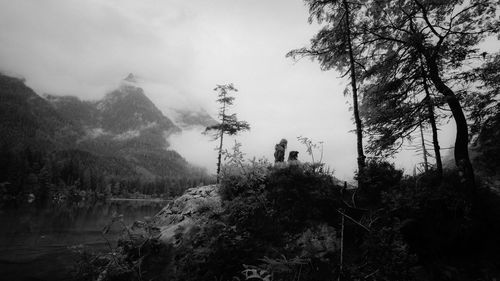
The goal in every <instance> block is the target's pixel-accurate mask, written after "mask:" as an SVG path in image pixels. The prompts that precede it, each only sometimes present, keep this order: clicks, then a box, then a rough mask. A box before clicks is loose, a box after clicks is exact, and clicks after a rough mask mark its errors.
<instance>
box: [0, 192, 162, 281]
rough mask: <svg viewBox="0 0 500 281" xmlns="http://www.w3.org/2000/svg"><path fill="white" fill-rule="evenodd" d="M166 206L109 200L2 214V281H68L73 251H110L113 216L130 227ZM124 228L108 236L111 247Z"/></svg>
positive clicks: (143, 202)
mask: <svg viewBox="0 0 500 281" xmlns="http://www.w3.org/2000/svg"><path fill="white" fill-rule="evenodd" d="M164 205H166V202H157V201H156V202H153V201H108V202H97V203H95V204H79V205H69V206H51V207H44V208H40V207H35V206H25V207H19V208H16V209H8V210H0V280H2V281H3V280H6V281H7V280H9V281H13V280H23V281H24V280H70V277H71V267H72V265H73V264H74V262H75V260H77V258H78V256H77V254H76V253H75V252H74V251H73V250H71V249H70V247H73V246H78V245H82V246H83V247H84V248H85V249H88V250H90V251H94V252H98V251H107V250H109V245H108V244H107V242H106V240H105V239H104V237H103V234H102V229H103V227H104V226H105V225H107V224H108V223H109V222H110V221H111V218H112V217H113V214H122V215H123V219H124V221H125V223H126V224H127V225H130V224H131V223H132V222H134V221H135V220H144V218H145V217H148V216H149V217H151V216H154V215H155V214H156V213H157V212H158V211H160V210H161V208H162V207H163V206H164ZM122 229H123V228H122V227H121V226H120V225H119V224H114V225H113V227H112V228H111V231H110V232H109V233H108V234H106V235H105V237H106V239H108V240H109V241H110V242H111V244H112V246H113V247H114V246H116V241H117V239H118V237H119V235H120V233H121V230H122Z"/></svg>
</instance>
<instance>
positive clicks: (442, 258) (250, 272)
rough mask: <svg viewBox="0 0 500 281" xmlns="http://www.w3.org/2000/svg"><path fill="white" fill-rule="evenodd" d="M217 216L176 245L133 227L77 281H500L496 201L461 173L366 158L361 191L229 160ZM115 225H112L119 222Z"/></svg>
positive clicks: (84, 265)
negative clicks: (467, 185) (473, 188)
mask: <svg viewBox="0 0 500 281" xmlns="http://www.w3.org/2000/svg"><path fill="white" fill-rule="evenodd" d="M230 162H231V163H232V164H231V165H227V166H225V167H224V168H223V169H222V174H221V184H220V187H219V189H218V190H219V194H220V196H221V200H222V211H221V212H213V211H211V209H210V208H209V207H206V211H203V216H204V218H205V219H204V220H203V221H202V222H203V223H200V224H199V226H198V227H197V229H196V231H192V232H191V233H189V232H188V233H183V232H182V231H179V232H178V233H177V234H176V235H177V236H184V239H183V240H182V241H183V242H182V244H181V245H170V244H168V243H162V242H161V241H160V240H159V239H158V237H160V229H159V228H158V227H157V225H155V223H154V222H137V223H136V224H134V225H133V226H131V227H126V228H125V231H124V236H123V239H122V240H121V242H120V243H119V245H118V248H116V249H115V250H114V252H113V253H112V254H109V255H98V256H94V255H89V254H88V253H85V254H82V260H81V263H80V264H79V265H78V267H77V268H78V270H77V274H76V278H78V279H79V280H495V278H499V277H500V271H499V269H500V238H499V237H500V236H499V235H498V233H499V232H500V207H499V206H500V198H499V197H498V194H496V191H494V190H492V189H490V188H488V186H487V185H484V184H481V183H479V188H478V189H477V192H476V193H475V194H468V193H467V192H464V191H465V190H464V189H463V185H462V184H461V183H460V182H459V177H458V176H457V172H456V171H449V170H446V171H445V174H444V175H443V178H442V179H441V178H440V176H438V175H437V173H436V172H435V171H434V170H431V171H429V172H427V173H423V174H418V175H415V176H405V175H403V172H402V171H400V170H397V169H395V168H394V166H393V165H392V164H389V163H388V162H385V161H377V160H369V161H367V165H366V168H365V170H364V173H365V174H364V175H358V176H362V178H363V188H362V189H346V188H345V186H343V185H338V184H336V182H338V181H336V180H335V179H334V178H333V177H332V175H331V174H329V173H327V172H325V171H324V170H323V167H322V165H320V164H307V163H306V164H302V163H298V162H289V163H283V164H278V165H274V166H273V165H270V164H269V163H267V162H265V161H249V162H248V161H247V162H245V161H243V160H242V159H236V160H235V159H232V161H230ZM115 220H116V219H115Z"/></svg>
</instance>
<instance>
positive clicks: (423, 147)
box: [419, 121, 429, 173]
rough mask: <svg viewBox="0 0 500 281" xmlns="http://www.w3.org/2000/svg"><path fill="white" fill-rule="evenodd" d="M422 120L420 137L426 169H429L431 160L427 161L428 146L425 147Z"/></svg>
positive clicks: (426, 170)
mask: <svg viewBox="0 0 500 281" xmlns="http://www.w3.org/2000/svg"><path fill="white" fill-rule="evenodd" d="M422 126H423V125H422V121H421V122H420V125H419V127H420V138H421V140H422V152H423V153H424V171H425V172H426V173H427V172H428V171H429V162H428V161H427V148H426V147H425V139H424V129H422Z"/></svg>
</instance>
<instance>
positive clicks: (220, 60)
mask: <svg viewBox="0 0 500 281" xmlns="http://www.w3.org/2000/svg"><path fill="white" fill-rule="evenodd" d="M316 30H317V26H311V25H309V24H308V23H307V8H306V7H305V6H304V4H303V1H302V0H210V1H207V0H189V1H187V0H161V1H160V0H140V1H139V0H136V1H131V0H86V1H82V0H78V1H76V0H44V1H40V0H14V1H13V0H0V71H2V72H5V73H7V74H15V75H19V76H23V77H25V78H26V80H27V84H28V85H29V86H30V87H32V88H33V89H34V90H35V91H36V92H37V93H39V94H43V93H50V94H56V95H76V96H78V97H80V98H82V99H98V98H101V97H102V96H103V95H104V94H105V93H106V92H108V91H110V90H112V89H113V88H115V87H116V86H117V84H118V83H119V81H120V80H121V79H123V78H124V77H125V76H126V75H127V74H128V73H130V72H133V73H134V74H136V75H137V76H139V77H140V78H141V81H143V83H144V85H145V86H144V88H145V90H146V95H148V96H149V97H150V98H151V99H152V100H153V102H155V104H157V106H158V107H159V108H160V109H161V110H162V111H163V112H164V113H166V114H167V115H168V112H169V110H170V108H172V107H174V108H175V107H179V106H181V105H183V106H187V105H189V106H193V107H198V106H202V107H204V108H206V109H207V110H208V111H209V112H211V113H213V114H214V115H215V113H216V109H217V105H216V104H215V103H214V102H213V100H214V99H215V93H214V92H213V91H212V89H213V88H214V86H215V85H216V84H223V83H230V82H232V83H234V84H235V86H236V87H237V88H238V89H239V92H238V94H237V98H236V101H235V103H236V105H235V107H234V112H237V113H238V117H239V118H240V119H242V120H246V121H248V122H249V123H250V125H251V126H252V130H251V131H250V132H249V133H243V134H241V136H239V137H238V140H239V141H241V142H242V143H243V147H242V149H243V151H244V152H246V153H247V155H248V156H249V157H250V156H257V157H259V156H265V157H267V158H268V159H272V158H273V156H272V154H273V152H274V144H275V143H277V142H278V141H279V140H280V139H281V138H287V139H288V140H289V149H291V150H299V151H300V154H299V159H301V160H308V159H309V156H308V155H307V154H306V153H305V149H304V147H303V146H302V145H301V144H300V143H298V142H297V141H296V137H298V136H307V137H309V138H312V139H314V140H317V141H323V142H324V160H325V162H326V163H327V164H328V165H329V166H330V167H331V168H333V169H334V170H335V171H336V172H335V174H336V175H337V176H338V177H339V178H342V179H346V180H351V179H352V176H353V171H354V170H355V166H356V159H355V158H356V148H355V147H356V141H355V135H354V133H352V132H350V131H351V130H352V129H354V125H353V122H352V112H350V111H349V107H350V102H349V101H350V98H348V97H344V96H343V89H344V87H345V85H346V84H345V81H343V80H341V79H339V78H338V76H339V73H337V72H334V71H329V72H322V71H320V69H319V66H318V64H317V63H316V62H311V61H309V60H301V61H299V62H297V63H295V62H293V61H292V60H291V59H287V58H285V54H286V53H287V52H288V51H289V50H291V49H294V48H299V47H303V46H306V45H307V44H308V42H309V39H310V38H311V37H312V35H313V34H314V33H315V31H316ZM452 134H453V132H451V133H448V132H444V133H443V135H445V136H444V137H442V138H443V139H442V142H443V144H442V146H443V147H446V146H448V145H449V144H450V143H451V138H450V137H446V135H452ZM172 142H173V146H174V148H175V149H177V150H179V151H180V153H181V154H183V155H184V156H185V157H186V158H187V159H188V160H190V161H192V162H194V163H198V164H201V165H205V166H207V165H210V166H212V167H213V166H214V164H215V161H216V159H215V152H214V151H213V148H214V146H215V143H213V142H210V141H209V139H208V138H206V137H203V136H200V134H199V132H194V131H193V132H186V133H185V134H184V135H182V136H178V137H176V138H175V139H173V140H172ZM412 154H413V153H412V152H408V153H406V154H405V156H404V157H400V158H399V159H398V161H399V163H401V164H400V166H401V165H402V166H403V167H405V168H406V169H407V170H408V169H411V167H412V164H411V163H412V162H413V161H420V160H419V159H413V160H412V159H411V157H409V156H411V155H412Z"/></svg>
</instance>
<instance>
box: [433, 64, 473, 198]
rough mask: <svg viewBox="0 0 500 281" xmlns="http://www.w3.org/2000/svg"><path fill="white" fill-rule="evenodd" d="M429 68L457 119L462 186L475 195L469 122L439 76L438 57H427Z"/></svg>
mask: <svg viewBox="0 0 500 281" xmlns="http://www.w3.org/2000/svg"><path fill="white" fill-rule="evenodd" d="M425 58H426V61H427V66H428V68H429V78H430V79H431V81H432V82H433V83H434V86H435V87H436V89H437V90H438V91H439V92H440V93H441V94H443V95H444V96H445V98H446V102H447V103H448V106H449V107H450V110H451V112H452V114H453V118H454V119H455V123H456V126H457V137H456V139H455V151H454V154H455V164H456V165H457V167H458V171H459V176H460V180H461V182H462V184H464V186H465V187H466V189H467V191H468V192H471V193H473V192H474V191H475V188H476V184H475V179H474V170H473V168H472V164H471V162H470V159H469V131H468V128H467V120H466V119H465V115H464V112H463V110H462V106H461V105H460V102H459V101H458V98H457V96H456V95H455V93H454V92H453V91H452V90H451V89H450V88H449V87H448V86H447V85H446V84H445V83H444V82H443V80H442V79H441V77H440V76H439V68H438V65H437V62H436V57H434V56H430V55H426V56H425Z"/></svg>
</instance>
